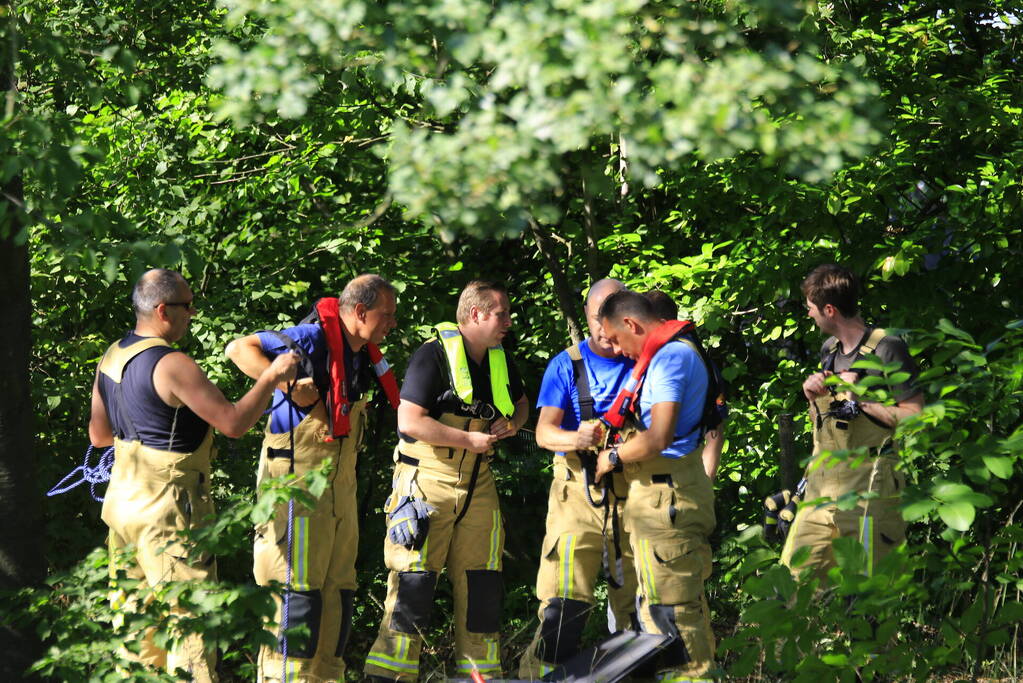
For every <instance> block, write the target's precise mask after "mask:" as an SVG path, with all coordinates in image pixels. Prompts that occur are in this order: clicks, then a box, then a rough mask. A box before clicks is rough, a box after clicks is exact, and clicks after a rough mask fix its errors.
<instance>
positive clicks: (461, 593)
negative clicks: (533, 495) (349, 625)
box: [365, 455, 504, 681]
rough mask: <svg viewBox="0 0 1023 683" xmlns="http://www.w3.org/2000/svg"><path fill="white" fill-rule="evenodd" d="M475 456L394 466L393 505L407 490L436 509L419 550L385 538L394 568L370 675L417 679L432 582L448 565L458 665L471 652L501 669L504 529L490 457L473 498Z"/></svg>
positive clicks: (489, 668)
mask: <svg viewBox="0 0 1023 683" xmlns="http://www.w3.org/2000/svg"><path fill="white" fill-rule="evenodd" d="M474 458H475V456H472V455H469V456H466V457H465V458H464V459H462V458H457V457H456V458H443V459H441V458H425V457H424V458H423V459H422V460H421V461H420V463H419V464H418V465H411V464H407V463H404V462H399V463H398V464H397V465H396V466H395V472H394V490H393V492H392V495H391V499H390V500H389V501H388V506H387V509H388V511H390V510H391V509H393V506H394V505H396V504H397V501H398V499H400V498H401V497H402V496H406V495H411V496H414V497H415V498H418V499H420V500H424V501H426V502H427V503H429V504H430V505H432V506H434V508H435V510H434V511H433V512H432V513H431V514H430V521H429V534H428V536H427V538H426V540H425V542H424V543H423V544H422V546H421V547H420V548H419V549H418V550H416V549H409V548H405V547H404V546H400V545H397V544H394V543H392V542H391V541H390V539H389V538H388V539H385V541H384V560H385V562H386V564H387V567H388V569H390V570H391V574H390V576H389V577H388V591H387V599H386V601H385V603H384V616H383V621H382V623H381V624H380V631H379V634H378V635H377V639H376V642H374V644H373V647H372V648H371V650H370V653H369V655H368V656H367V657H366V668H365V673H366V674H367V675H373V676H379V677H382V678H385V679H389V680H394V681H410V680H415V679H416V678H418V676H419V652H420V649H421V645H422V632H423V631H424V630H425V629H426V628H427V627H428V625H429V622H430V617H431V613H432V608H433V593H434V588H435V586H436V581H437V577H438V575H439V574H440V572H441V570H442V569H444V567H445V566H446V567H447V568H448V571H449V575H450V578H451V582H452V586H453V588H454V600H455V615H454V616H455V624H454V625H455V658H456V662H457V665H458V666H459V669H460V670H465V669H463V667H464V666H467V662H468V661H469V660H470V659H471V660H472V661H473V662H475V664H476V666H477V667H478V668H479V669H480V670H481V671H482V672H484V674H485V675H487V677H488V678H489V677H493V676H495V675H497V676H498V677H499V675H500V656H499V655H500V650H499V643H498V640H497V632H498V631H499V630H500V628H499V619H498V618H497V615H496V614H495V608H497V609H499V607H500V600H499V596H500V583H499V581H500V569H501V553H502V551H503V546H504V531H503V528H502V526H501V517H500V511H499V509H498V506H497V491H496V489H495V487H494V482H493V478H492V475H491V473H490V470H489V468H488V467H487V466H486V464H485V463H484V464H481V467H480V470H479V473H478V476H477V481H476V485H475V488H474V489H473V490H472V497H471V502H468V499H469V490H470V489H469V482H470V480H471V472H472V465H473V462H474ZM467 502H468V505H467ZM463 510H465V514H464V515H462V514H461V513H462V511H463ZM459 517H461V518H460V519H459ZM456 520H458V521H457V524H456ZM481 598H482V599H481Z"/></svg>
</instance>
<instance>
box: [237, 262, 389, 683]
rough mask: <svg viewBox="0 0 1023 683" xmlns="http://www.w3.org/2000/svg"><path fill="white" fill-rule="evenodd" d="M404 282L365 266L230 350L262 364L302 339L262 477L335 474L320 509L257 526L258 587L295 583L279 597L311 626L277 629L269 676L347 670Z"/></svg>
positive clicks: (289, 511)
mask: <svg viewBox="0 0 1023 683" xmlns="http://www.w3.org/2000/svg"><path fill="white" fill-rule="evenodd" d="M395 311H396V291H395V289H394V287H393V286H392V285H391V284H390V283H389V282H387V280H385V279H383V278H382V277H380V276H378V275H360V276H358V277H356V278H355V279H353V280H352V281H351V282H349V283H348V285H347V286H346V287H345V288H344V291H342V292H341V296H340V297H337V298H323V299H320V300H319V301H318V302H317V303H316V305H315V308H314V313H313V315H312V316H310V318H309V319H307V321H303V322H302V323H300V324H298V325H296V326H294V327H289V328H287V329H285V330H282V331H279V332H275V331H262V332H257V333H256V334H252V335H249V336H247V337H242V338H241V339H236V340H235V341H233V342H231V343H230V344H229V345H228V347H227V355H228V357H229V358H230V359H231V360H232V361H233V362H234V363H235V365H237V366H238V368H239V369H241V370H242V372H244V373H246V374H247V375H249V376H254V375H257V374H259V373H260V372H262V370H263V368H265V367H266V366H267V365H269V364H270V363H271V359H272V358H274V357H275V356H277V355H278V354H282V353H286V352H287V351H289V350H291V349H296V350H298V351H299V354H300V355H301V356H302V359H303V362H302V370H301V372H300V373H299V379H298V381H297V382H296V383H295V384H294V385H293V386H286V385H281V386H279V387H278V391H277V392H276V394H275V396H274V408H273V410H272V412H271V415H270V420H269V424H268V425H267V429H266V434H265V436H264V439H263V448H262V452H261V454H260V459H259V471H258V476H257V479H258V481H259V482H262V481H264V480H266V479H269V478H272V477H279V476H282V475H286V474H289V473H292V474H295V475H297V476H299V477H301V476H302V475H304V474H307V473H308V472H310V471H311V470H314V469H318V468H319V467H320V466H321V465H322V464H323V462H324V460H329V461H330V463H331V466H332V475H331V479H332V481H331V484H330V486H328V487H327V488H326V490H325V491H324V492H323V493H322V494H321V495H320V496H319V497H318V498H317V500H316V504H315V506H314V507H313V508H312V509H310V508H307V507H305V506H300V505H293V506H290V507H289V506H288V505H280V506H278V508H277V510H276V511H275V513H274V517H273V519H271V520H270V521H269V522H268V523H267V524H264V525H262V526H260V527H257V529H256V540H255V549H254V553H253V555H254V573H255V577H256V582H257V583H259V584H260V585H263V586H266V585H270V583H271V582H273V581H276V582H280V583H283V584H285V585H286V588H285V593H284V596H283V598H282V599H281V600H280V601H279V602H278V612H277V623H279V624H281V626H282V629H281V630H282V631H283V628H284V626H285V625H287V626H288V627H294V626H302V625H304V626H306V627H307V628H308V629H309V638H308V639H307V640H306V641H305V642H299V640H298V639H292V642H290V643H289V642H288V640H287V638H285V637H284V635H283V633H279V634H278V645H277V647H267V646H263V647H262V648H261V649H260V652H259V674H258V676H259V678H258V680H259V681H260V682H261V683H265V682H269V681H281V683H283V682H284V681H285V680H287V681H302V682H307V681H321V680H322V681H328V680H329V681H340V680H344V674H345V662H344V659H343V655H344V650H345V646H346V644H347V641H348V636H349V633H350V629H351V621H352V612H353V597H354V595H355V587H356V583H355V555H356V552H357V550H358V547H359V528H358V520H357V518H356V507H355V489H356V482H355V460H356V456H357V451H358V448H359V445H360V443H361V441H362V433H363V428H364V425H365V410H366V403H367V399H366V392H367V391H368V390H369V389H370V387H371V384H372V382H373V380H372V377H373V376H374V375H375V376H376V378H377V380H378V381H379V383H380V385H381V386H382V388H383V390H384V392H385V393H386V395H387V397H388V399H389V400H390V402H391V404H392V406H393V407H395V408H396V407H397V405H398V387H397V382H396V381H395V380H394V375H393V373H391V371H390V369H389V367H388V366H387V362H386V361H385V360H384V359H383V357H382V356H381V354H380V351H379V349H378V348H377V346H376V345H377V344H379V343H380V342H381V341H382V340H383V339H384V337H385V336H386V335H387V333H388V332H390V331H391V330H392V329H394V327H395V324H396V323H395Z"/></svg>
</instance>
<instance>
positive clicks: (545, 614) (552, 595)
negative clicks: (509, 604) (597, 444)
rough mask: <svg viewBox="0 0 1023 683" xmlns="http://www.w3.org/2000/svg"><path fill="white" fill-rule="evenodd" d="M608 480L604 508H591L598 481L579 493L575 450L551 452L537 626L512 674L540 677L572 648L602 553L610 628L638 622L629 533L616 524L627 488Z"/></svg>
mask: <svg viewBox="0 0 1023 683" xmlns="http://www.w3.org/2000/svg"><path fill="white" fill-rule="evenodd" d="M613 484H614V485H613V489H612V490H611V491H608V493H607V496H608V497H607V506H599V507H595V506H594V505H593V503H591V502H590V501H591V499H592V500H593V501H594V502H599V501H600V500H601V497H602V495H603V491H604V487H603V486H602V485H597V486H592V487H590V496H589V497H587V494H586V478H585V473H584V471H583V466H582V463H581V462H580V460H579V456H578V455H577V454H576V453H574V452H570V453H566V454H565V455H564V456H560V455H558V456H555V457H554V481H553V482H551V490H550V495H549V497H548V500H547V531H546V535H545V536H544V540H543V547H542V550H541V556H540V569H539V571H538V572H537V577H536V596H537V598H539V599H540V610H539V616H540V626H539V627H538V628H537V631H536V635H535V636H534V637H533V642H532V643H531V644H530V646H529V649H527V650H526V653H525V654H524V655H523V656H522V659H521V661H520V662H519V678H522V679H525V680H536V679H538V678H541V677H543V676H544V675H546V674H547V673H549V672H550V671H552V670H553V669H554V668H555V667H556V666H557V665H558V664H562V663H564V662H565V661H567V660H568V659H571V658H572V657H573V656H575V655H576V654H578V652H579V649H580V639H581V637H582V633H583V628H584V627H585V625H586V618H587V617H588V616H589V613H590V612H591V611H592V610H593V608H594V605H595V603H596V600H595V599H594V597H593V592H594V589H595V588H596V585H597V577H598V576H599V575H600V573H601V570H602V569H603V566H604V558H605V557H607V559H608V565H609V568H610V570H611V573H612V576H611V577H607V578H608V602H609V607H610V609H611V612H612V614H613V615H614V619H615V626H616V628H617V629H618V630H626V629H635V628H637V627H638V622H637V621H636V618H637V617H636V570H635V567H634V566H633V562H632V548H631V546H630V545H629V534H628V533H627V532H626V531H625V529H624V528H622V524H621V522H622V521H623V514H624V506H625V495H626V489H627V486H626V483H625V478H624V476H623V475H622V474H614V475H613ZM615 516H617V519H618V524H617V526H618V527H619V529H618V538H617V539H615V529H614V527H615V519H614V518H615ZM616 546H617V547H616ZM619 551H620V554H621V557H618V555H619Z"/></svg>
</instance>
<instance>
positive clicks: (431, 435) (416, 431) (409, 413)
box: [398, 399, 497, 453]
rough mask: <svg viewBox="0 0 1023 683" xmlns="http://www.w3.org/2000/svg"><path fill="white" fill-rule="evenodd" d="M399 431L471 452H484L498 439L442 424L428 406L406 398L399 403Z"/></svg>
mask: <svg viewBox="0 0 1023 683" xmlns="http://www.w3.org/2000/svg"><path fill="white" fill-rule="evenodd" d="M398 431H400V432H401V433H402V434H404V435H405V436H409V437H412V438H413V439H417V440H419V441H425V442H426V443H428V444H430V445H432V446H441V447H446V448H464V449H466V450H468V451H470V452H471V453H484V452H486V451H488V450H490V449H491V448H492V447H493V446H494V443H495V442H496V441H497V436H495V435H493V434H487V433H486V432H467V431H464V430H461V429H455V428H454V427H449V426H447V425H446V424H442V423H441V422H439V421H437V420H435V419H433V418H432V417H430V412H429V411H428V410H427V409H426V408H424V407H423V406H420V405H417V404H415V403H412V402H411V401H406V400H405V399H402V400H401V403H400V404H398Z"/></svg>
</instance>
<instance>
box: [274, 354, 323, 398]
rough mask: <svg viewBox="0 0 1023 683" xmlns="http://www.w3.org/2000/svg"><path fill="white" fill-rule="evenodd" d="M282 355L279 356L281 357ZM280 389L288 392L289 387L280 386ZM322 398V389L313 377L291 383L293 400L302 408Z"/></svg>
mask: <svg viewBox="0 0 1023 683" xmlns="http://www.w3.org/2000/svg"><path fill="white" fill-rule="evenodd" d="M279 357H280V356H278V358H279ZM277 388H278V389H280V390H281V391H283V392H285V393H287V391H288V387H287V385H286V384H285V386H283V387H281V386H278V387H277ZM319 400H320V390H319V389H317V388H316V385H315V384H313V378H312V377H303V378H302V379H300V380H298V381H297V382H295V383H294V384H293V385H291V402H292V403H294V404H295V405H297V406H298V407H300V408H308V407H310V406H311V405H313V404H314V403H316V402H317V401H319Z"/></svg>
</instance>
